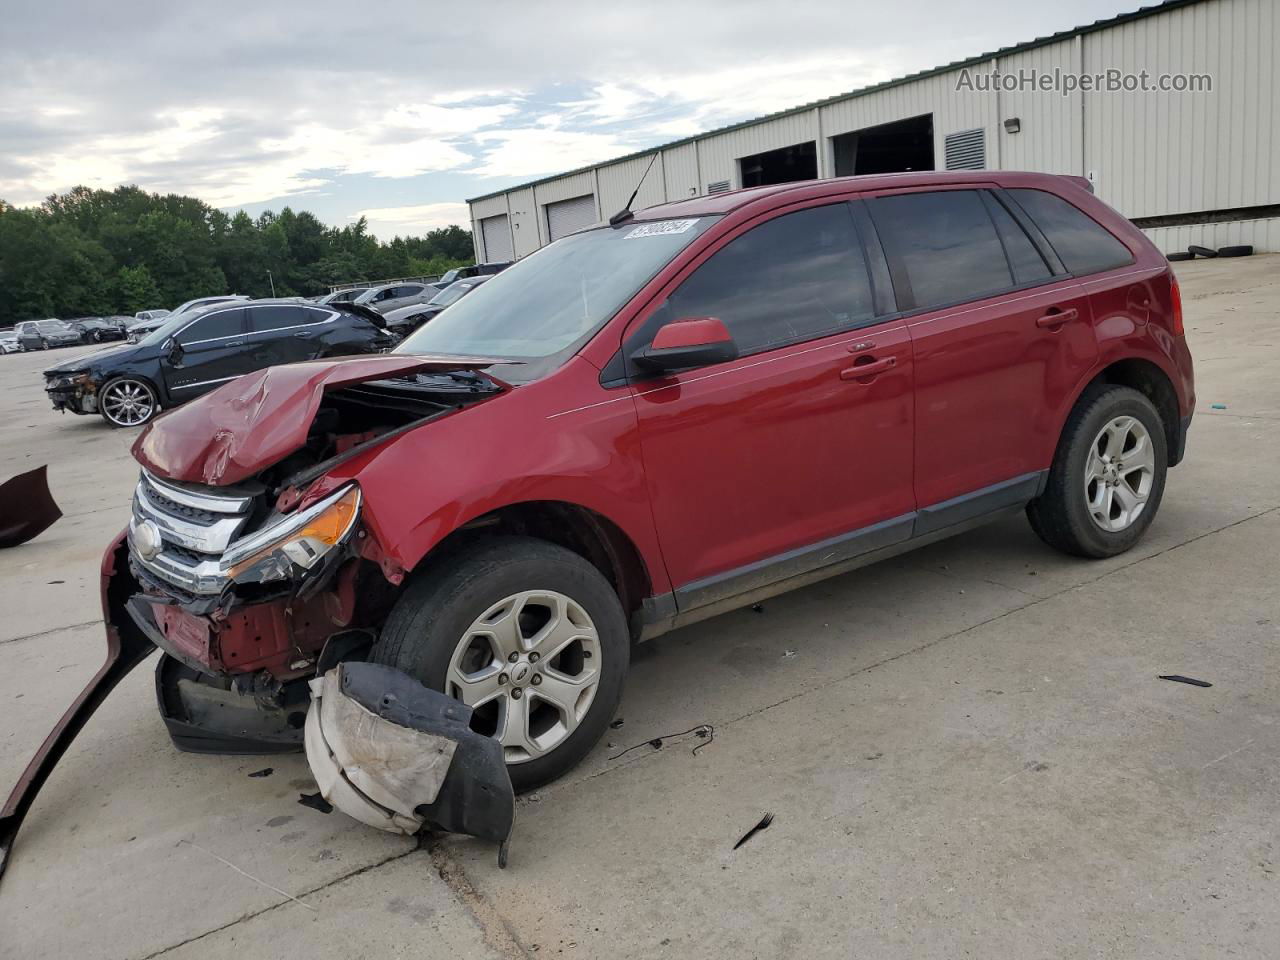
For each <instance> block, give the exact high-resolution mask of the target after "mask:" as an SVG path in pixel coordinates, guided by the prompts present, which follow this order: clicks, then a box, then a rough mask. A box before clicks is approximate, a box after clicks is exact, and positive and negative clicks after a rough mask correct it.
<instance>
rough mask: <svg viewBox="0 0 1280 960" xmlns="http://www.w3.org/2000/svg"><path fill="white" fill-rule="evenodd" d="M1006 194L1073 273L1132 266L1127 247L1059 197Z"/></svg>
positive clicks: (1021, 192)
mask: <svg viewBox="0 0 1280 960" xmlns="http://www.w3.org/2000/svg"><path fill="white" fill-rule="evenodd" d="M1007 193H1008V194H1009V196H1011V197H1012V198H1013V200H1014V201H1015V202H1016V203H1017V204H1018V206H1020V207H1022V209H1023V210H1025V211H1026V213H1027V216H1029V217H1031V219H1032V220H1034V221H1035V223H1036V226H1038V227H1039V228H1040V230H1041V231H1042V232H1043V233H1044V236H1045V239H1046V240H1048V241H1049V244H1050V245H1051V246H1052V247H1053V249H1054V250H1055V251H1056V252H1057V254H1058V256H1059V257H1060V258H1061V259H1062V264H1063V266H1065V267H1066V268H1067V270H1068V271H1069V272H1070V273H1073V274H1075V275H1077V276H1080V275H1083V274H1087V273H1099V272H1101V271H1103V270H1112V269H1115V268H1116V267H1123V266H1126V265H1128V264H1131V263H1133V254H1132V253H1130V252H1129V248H1128V247H1126V246H1125V245H1124V244H1123V243H1121V242H1120V241H1119V240H1118V239H1116V238H1115V237H1114V236H1112V234H1111V232H1110V231H1109V230H1107V229H1106V228H1105V227H1103V226H1102V225H1101V224H1100V223H1098V222H1097V221H1096V220H1094V219H1093V218H1092V217H1090V216H1088V215H1087V214H1085V213H1083V212H1082V211H1080V210H1078V209H1076V207H1075V206H1073V205H1072V204H1070V203H1068V202H1067V201H1066V200H1063V199H1062V198H1061V197H1059V196H1057V195H1056V194H1052V193H1049V192H1047V191H1045V190H1029V189H1026V188H1019V189H1015V190H1009V191H1007Z"/></svg>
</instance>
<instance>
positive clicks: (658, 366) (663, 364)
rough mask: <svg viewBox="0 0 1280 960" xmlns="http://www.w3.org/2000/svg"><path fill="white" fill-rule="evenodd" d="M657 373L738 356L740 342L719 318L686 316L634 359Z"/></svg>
mask: <svg viewBox="0 0 1280 960" xmlns="http://www.w3.org/2000/svg"><path fill="white" fill-rule="evenodd" d="M633 359H634V360H635V362H636V364H637V365H639V366H641V367H643V368H644V369H646V370H651V371H653V372H654V373H674V372H676V371H678V370H690V369H692V368H694V367H705V366H709V365H711V364H713V363H725V362H726V361H729V360H737V359H738V345H737V344H735V343H734V342H733V335H732V334H730V333H729V328H728V327H726V326H725V325H724V321H723V320H721V319H720V318H719V317H686V318H684V319H681V320H676V321H674V322H673V323H668V324H667V325H666V326H665V327H663V328H662V329H660V330H659V331H658V333H657V335H656V336H654V338H653V343H651V344H649V346H647V347H645V348H644V349H643V350H641V351H640V352H639V353H637V354H635V356H634V358H633Z"/></svg>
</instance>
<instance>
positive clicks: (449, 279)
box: [439, 268, 461, 283]
mask: <svg viewBox="0 0 1280 960" xmlns="http://www.w3.org/2000/svg"><path fill="white" fill-rule="evenodd" d="M460 272H461V270H460V269H457V268H455V269H453V270H450V271H449V272H448V273H446V274H445V275H444V276H443V277H441V278H440V280H439V282H440V283H453V281H455V280H457V279H458V274H459V273H460Z"/></svg>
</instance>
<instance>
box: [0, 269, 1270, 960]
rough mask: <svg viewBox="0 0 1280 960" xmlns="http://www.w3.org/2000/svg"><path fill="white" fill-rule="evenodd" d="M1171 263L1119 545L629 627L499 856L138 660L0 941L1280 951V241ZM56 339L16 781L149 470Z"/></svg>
mask: <svg viewBox="0 0 1280 960" xmlns="http://www.w3.org/2000/svg"><path fill="white" fill-rule="evenodd" d="M1178 272H1179V276H1180V277H1181V279H1182V282H1183V296H1184V300H1185V303H1186V314H1187V327H1188V336H1189V339H1190V341H1191V347H1192V351H1193V353H1194V355H1195V357H1196V370H1197V379H1198V393H1199V399H1200V406H1199V410H1198V411H1197V414H1196V419H1195V423H1194V425H1193V427H1192V430H1191V436H1190V442H1189V452H1188V458H1187V460H1186V462H1185V463H1184V464H1183V465H1182V466H1180V467H1178V468H1177V469H1176V470H1174V471H1172V473H1171V474H1170V479H1169V484H1168V489H1167V491H1166V493H1165V498H1164V503H1163V505H1162V507H1161V512H1160V515H1159V517H1158V518H1157V520H1156V522H1155V524H1154V526H1153V527H1152V529H1151V531H1150V533H1149V534H1148V536H1147V538H1146V540H1145V541H1144V542H1143V543H1142V544H1140V546H1139V547H1138V548H1137V549H1136V550H1134V551H1133V552H1131V553H1129V554H1127V555H1125V556H1122V557H1118V558H1114V559H1112V560H1108V561H1099V562H1089V561H1081V560H1075V559H1071V558H1067V557H1063V556H1060V555H1058V554H1056V553H1054V552H1052V551H1051V550H1049V549H1048V548H1047V547H1045V546H1043V545H1042V544H1041V543H1040V542H1039V541H1038V540H1037V539H1036V538H1035V536H1034V535H1033V534H1032V533H1031V530H1030V528H1029V527H1028V526H1027V525H1026V523H1025V522H1024V521H1022V520H1021V519H1020V518H1019V519H1015V520H1011V521H1008V522H1003V523H1000V524H998V525H995V526H992V527H988V528H986V529H983V530H980V531H977V532H974V533H971V534H968V535H965V536H962V537H959V538H956V539H953V540H951V541H948V542H945V543H941V544H937V545H934V546H932V547H928V548H926V549H924V550H921V551H917V552H916V553H914V554H910V555H908V556H905V557H902V558H899V559H897V560H894V561H890V562H887V563H885V564H882V565H880V566H877V567H873V568H869V569H866V570H863V571H859V572H857V573H854V574H851V575H848V576H845V577H842V578H838V579H835V580H831V581H827V582H825V583H822V584H818V585H816V586H813V587H810V588H807V589H805V590H802V591H799V592H796V593H794V594H791V595H788V596H785V597H782V598H779V599H776V600H773V601H771V602H769V603H767V604H766V605H765V606H764V608H763V610H762V611H761V612H753V611H751V610H744V611H740V612H737V613H733V614H729V615H726V616H723V617H720V618H718V619H715V620H712V621H708V622H706V623H703V624H699V625H697V626H695V627H691V628H687V629H685V630H682V631H679V632H677V633H674V634H670V635H668V636H667V637H664V638H662V639H660V640H658V641H656V642H654V643H651V644H649V645H647V646H645V647H643V648H641V649H639V650H638V651H637V653H636V655H635V658H634V665H633V669H632V673H631V677H630V680H629V682H628V686H627V691H626V696H625V700H624V703H623V706H622V709H621V712H620V716H621V717H622V718H623V719H624V721H625V722H624V724H623V725H622V726H621V727H619V728H618V729H615V730H612V731H611V732H610V736H609V737H608V738H607V741H606V743H603V744H601V745H600V746H599V747H598V748H597V749H596V750H595V751H594V753H593V754H592V755H591V757H590V758H589V759H588V761H587V762H586V763H585V764H584V765H583V766H582V767H580V768H579V769H578V770H576V771H575V772H574V773H573V774H571V775H570V776H569V777H568V778H567V779H565V780H563V781H561V782H559V783H557V784H554V785H552V786H551V787H549V788H546V789H544V790H542V791H540V792H539V793H538V794H535V795H533V796H531V797H528V798H525V799H524V800H522V801H521V802H520V805H519V809H518V812H517V822H516V834H515V840H514V843H513V845H512V852H511V865H510V867H509V868H508V869H507V870H505V871H499V870H498V869H497V868H496V863H495V855H494V850H493V848H492V847H490V846H488V845H485V844H481V843H478V842H474V841H470V840H465V839H446V840H442V841H427V842H424V843H422V844H421V845H419V844H418V843H416V842H415V841H412V840H406V839H403V838H397V837H392V836H390V835H386V834H381V833H379V832H377V831H374V830H372V829H369V828H366V827H364V826H362V825H361V824H358V823H356V822H355V821H352V820H348V819H346V818H344V817H343V816H342V815H341V814H338V813H334V814H331V815H327V816H326V815H323V814H320V813H318V812H316V811H314V810H311V809H308V808H305V807H302V806H300V805H299V804H298V803H297V798H298V794H299V793H300V792H303V791H306V790H307V789H309V788H310V777H309V773H308V770H307V766H306V761H305V759H304V758H303V757H302V756H301V755H298V756H290V757H276V758H270V759H262V758H257V759H254V758H218V757H197V756H190V755H185V754H180V753H177V752H176V751H174V750H173V749H172V747H171V746H170V744H169V742H168V739H167V736H166V734H165V732H164V729H163V727H162V725H161V723H160V720H159V717H158V716H157V714H156V709H155V698H154V693H153V681H152V673H151V667H152V663H151V662H148V663H147V664H144V666H143V667H142V668H140V669H138V670H137V671H135V672H134V673H133V674H132V675H131V676H130V677H129V678H128V679H127V680H126V681H125V682H124V683H123V684H122V685H121V686H120V687H119V688H118V689H117V691H116V692H115V693H114V694H113V695H112V697H111V698H110V699H109V700H108V701H107V703H106V704H105V706H104V707H103V708H102V709H101V710H100V711H99V713H98V714H97V716H96V717H95V718H94V720H93V722H92V723H91V725H90V726H89V728H88V729H87V730H86V731H85V732H84V733H83V734H82V736H81V737H80V739H79V740H78V741H77V742H76V744H75V746H74V747H73V749H72V750H71V751H70V752H69V754H68V755H67V756H66V758H65V759H64V760H63V762H62V764H61V765H60V767H59V768H58V770H57V771H56V773H55V774H54V776H53V777H52V778H51V780H50V781H49V783H48V785H47V786H46V787H45V790H44V792H43V793H42V795H41V797H40V799H39V801H38V802H37V804H36V806H35V807H34V809H33V810H32V812H31V814H30V816H29V817H28V819H27V824H26V826H25V828H24V830H23V832H22V833H21V834H20V836H19V838H18V843H17V845H16V848H15V851H14V854H13V857H12V860H11V863H10V867H9V871H8V874H7V875H6V877H5V878H4V881H3V883H2V884H0V956H2V957H5V958H7V957H15V958H19V957H20V958H24V960H36V958H43V957H71V956H74V957H77V958H83V960H88V958H97V957H107V958H151V957H158V956H163V957H166V958H172V960H177V958H190V957H236V958H240V957H243V956H246V955H248V956H265V955H270V956H275V957H280V958H293V957H298V958H302V957H307V958H317V957H365V956H368V957H384V958H389V957H398V956H450V955H452V956H463V957H495V956H496V957H508V956H512V957H518V956H527V957H548V956H556V957H582V958H593V957H600V956H611V957H645V958H650V957H661V956H670V957H681V958H684V957H704V956H705V957H735V958H747V957H762V958H763V957H790V956H795V957H815V956H832V957H848V956H866V957H875V958H896V957H903V958H907V957H909V958H921V957H939V958H942V957H946V958H954V957H962V956H976V957H1019V958H1021V957H1063V956H1071V957H1075V956H1100V957H1125V958H1132V957H1153V958H1156V957H1158V958H1162V960H1165V958H1170V957H1200V956H1205V957H1221V956H1227V955H1231V956H1240V957H1274V956H1275V955H1276V952H1277V950H1276V945H1277V944H1280V908H1278V907H1277V903H1278V902H1280V899H1278V894H1280V849H1278V846H1277V827H1276V824H1277V823H1280V789H1278V788H1280V774H1278V773H1277V770H1278V765H1277V760H1278V758H1280V749H1278V747H1280V739H1278V737H1280V588H1278V587H1277V580H1276V570H1277V566H1278V562H1280V547H1278V546H1277V544H1280V378H1277V376H1276V374H1275V371H1276V369H1277V365H1278V364H1280V326H1278V325H1280V257H1278V256H1269V257H1261V256H1260V257H1253V258H1249V259H1244V260H1220V261H1197V262H1193V263H1184V264H1179V265H1178ZM66 355H68V352H67V351H59V352H58V353H57V354H52V353H48V354H36V355H29V354H20V355H11V356H4V357H0V479H4V478H7V477H8V476H10V475H12V474H14V473H17V472H20V471H22V470H25V469H29V468H31V467H34V466H38V465H40V464H42V463H48V464H49V471H50V481H51V486H52V488H53V492H54V495H55V497H56V499H57V500H58V502H59V503H60V504H61V506H62V509H63V510H64V512H65V516H64V518H63V519H62V520H61V521H59V522H58V523H57V524H56V525H55V526H54V527H53V528H51V529H50V530H49V531H47V532H46V533H45V534H44V535H42V536H41V537H40V538H38V539H37V540H35V541H33V542H32V543H30V544H27V545H25V546H22V547H19V548H16V549H13V550H8V551H4V552H2V553H0V790H3V791H7V790H8V788H9V786H10V785H11V784H12V783H13V782H14V780H15V779H16V777H17V776H18V774H19V772H20V771H21V769H22V768H23V766H24V765H25V764H26V762H27V760H28V758H29V756H30V754H31V753H32V752H33V751H34V750H35V748H36V746H37V745H38V744H39V742H40V741H41V739H42V738H43V737H44V736H45V734H46V733H47V732H48V730H49V728H50V727H51V726H52V724H53V723H54V722H55V720H56V719H57V717H58V716H59V715H60V714H61V712H62V711H63V709H64V708H65V707H66V706H67V704H68V703H70V701H71V700H72V699H73V697H74V696H75V695H76V693H77V692H78V691H79V690H80V688H81V687H82V686H83V684H84V683H85V681H86V680H87V679H88V678H89V677H90V676H91V675H92V674H93V672H94V671H95V670H96V669H97V667H98V665H99V663H100V662H101V660H102V656H103V647H104V645H103V635H102V628H101V625H100V623H99V607H98V597H97V569H98V562H99V558H100V556H101V553H102V551H103V548H104V547H105V545H106V543H107V542H108V540H109V539H110V538H111V536H112V535H113V534H114V533H115V532H117V531H118V530H119V529H120V528H121V527H122V526H123V524H124V521H125V516H126V512H127V504H128V501H129V497H130V494H131V492H132V486H133V483H134V480H135V478H136V474H137V470H136V466H135V465H134V464H133V461H132V460H131V459H130V458H129V455H128V445H129V443H130V442H131V440H132V438H133V434H132V433H130V432H123V431H113V430H111V429H109V428H108V427H107V426H106V425H105V424H104V423H103V422H102V421H101V420H100V419H99V418H96V417H94V418H87V417H81V418H77V417H72V416H69V415H68V416H65V417H63V416H60V415H58V414H56V413H54V412H52V411H51V410H50V409H49V408H48V404H47V402H46V400H45V398H44V395H43V392H42V386H41V381H40V377H39V376H38V371H39V370H40V369H41V367H42V366H43V365H45V363H47V362H49V361H50V359H51V358H52V357H53V356H59V357H62V356H66ZM1212 404H1225V409H1212V408H1211V405H1212ZM1167 673H1178V674H1187V675H1190V676H1193V677H1201V678H1204V679H1206V680H1210V681H1212V682H1213V684H1214V686H1213V687H1212V688H1209V689H1201V688H1197V687H1192V686H1186V685H1183V684H1178V683H1168V682H1163V681H1160V680H1157V679H1156V675H1157V674H1167ZM702 723H710V724H713V725H714V728H715V737H714V741H713V742H711V743H710V744H709V745H707V746H705V748H703V749H700V750H699V752H698V753H697V755H694V754H693V753H692V749H693V747H695V746H698V745H700V744H702V743H703V742H704V741H702V740H700V739H698V738H696V737H694V736H692V735H687V736H684V737H677V738H674V739H671V740H667V741H665V745H664V746H663V747H662V748H661V749H656V750H655V749H653V748H651V747H648V746H645V747H643V748H641V749H638V750H634V751H631V752H629V753H627V754H626V755H625V756H624V757H621V758H619V759H610V758H611V757H614V756H615V755H616V754H618V753H619V752H621V751H622V750H623V748H625V747H630V746H632V745H634V744H644V743H645V742H646V741H648V740H650V739H651V738H654V737H659V736H662V735H665V734H672V733H678V732H680V731H684V730H688V729H689V728H692V727H695V726H696V725H698V724H702ZM267 766H270V767H272V768H273V770H274V772H273V774H272V775H271V776H268V777H264V778H249V777H248V774H249V773H251V772H253V771H257V770H260V769H262V768H264V767H267ZM766 811H769V812H772V813H773V814H774V818H775V819H774V821H773V824H772V826H771V827H770V828H769V829H768V830H765V831H763V832H761V833H759V834H757V835H756V836H755V837H754V838H753V839H751V840H750V841H749V842H748V843H746V844H745V845H744V846H742V847H741V848H740V849H738V850H736V851H734V850H733V849H732V847H733V845H734V843H735V842H736V841H737V839H738V838H739V837H740V836H741V835H742V834H743V833H744V832H745V831H746V830H747V829H748V828H749V827H750V826H751V825H753V824H754V823H756V821H758V820H759V819H760V818H761V816H762V815H763V814H764V813H765V812H766ZM293 898H296V899H293ZM1267 944H1270V945H1271V946H1270V947H1268V946H1267Z"/></svg>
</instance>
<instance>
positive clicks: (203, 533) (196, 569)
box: [129, 470, 253, 596]
mask: <svg viewBox="0 0 1280 960" xmlns="http://www.w3.org/2000/svg"><path fill="white" fill-rule="evenodd" d="M252 507H253V497H246V496H228V497H220V496H214V495H212V494H206V493H196V492H194V491H191V490H188V489H184V488H182V487H178V486H176V485H174V484H172V483H167V482H165V481H163V480H159V479H157V478H156V477H154V476H153V475H152V474H150V473H148V472H147V471H145V470H144V471H142V477H141V479H140V480H139V481H138V486H137V488H136V489H135V490H134V495H133V516H132V518H131V520H130V523H129V554H130V556H131V557H132V559H133V562H134V563H136V564H138V566H140V567H141V568H142V569H144V570H146V571H148V572H149V573H151V574H153V575H154V576H156V577H158V578H159V579H161V580H164V581H166V582H168V583H171V584H173V585H175V586H177V587H181V588H182V589H184V590H186V591H188V592H190V593H194V594H199V595H203V596H211V595H217V594H219V593H221V592H222V590H223V588H224V587H225V586H226V572H225V570H223V564H222V560H223V554H224V553H226V551H227V548H228V547H230V546H231V544H232V543H233V542H234V541H235V540H236V538H237V537H239V536H241V535H242V534H243V533H244V532H245V531H244V528H245V527H246V526H247V525H248V523H249V520H250V517H249V514H250V512H251V510H252ZM179 511H181V512H182V513H184V514H185V515H181V516H180V515H178V512H179ZM144 521H150V522H151V523H153V524H155V525H156V527H157V528H158V529H159V530H160V540H161V543H162V544H163V546H162V547H161V550H160V553H159V554H158V555H156V556H154V557H151V558H150V559H147V558H145V557H143V556H142V554H141V553H139V551H138V550H137V548H136V547H135V545H134V530H135V529H136V527H137V526H138V524H140V523H143V522H144Z"/></svg>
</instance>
